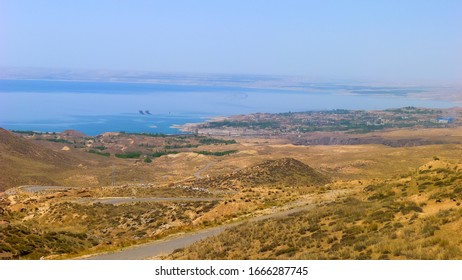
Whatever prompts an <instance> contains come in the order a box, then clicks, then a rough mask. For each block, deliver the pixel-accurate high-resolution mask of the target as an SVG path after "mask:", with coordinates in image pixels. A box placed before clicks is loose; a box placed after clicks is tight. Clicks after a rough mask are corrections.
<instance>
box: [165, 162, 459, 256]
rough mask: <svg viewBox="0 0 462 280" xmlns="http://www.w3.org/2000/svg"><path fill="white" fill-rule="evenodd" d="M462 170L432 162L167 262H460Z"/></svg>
mask: <svg viewBox="0 0 462 280" xmlns="http://www.w3.org/2000/svg"><path fill="white" fill-rule="evenodd" d="M461 183H462V164H460V163H459V164H458V163H454V162H445V161H441V160H439V159H438V158H435V160H434V161H431V162H428V163H427V164H425V165H423V166H421V167H420V168H418V169H417V170H414V171H413V172H411V173H408V174H403V175H402V176H397V177H395V178H391V179H388V180H383V181H377V182H375V183H373V184H370V185H368V186H365V187H364V189H363V191H362V192H361V193H360V194H359V195H355V196H354V197H353V196H350V197H347V198H345V199H341V200H338V201H332V202H331V203H327V204H324V205H320V206H319V207H316V208H315V209H314V210H310V211H305V212H300V213H297V214H294V215H290V216H288V217H285V218H277V219H274V218H273V219H270V220H264V221H259V222H256V223H246V224H242V225H240V226H238V227H236V228H232V229H229V230H227V231H225V232H224V233H222V234H220V235H218V236H216V237H212V238H208V239H206V240H203V241H200V242H198V243H196V244H194V245H192V246H191V247H188V248H186V249H184V250H177V251H176V252H174V253H173V254H172V255H170V256H169V257H168V258H170V259H462V245H461V244H462V238H461V236H460V231H461V229H462V207H461V201H462V189H461V187H460V185H461Z"/></svg>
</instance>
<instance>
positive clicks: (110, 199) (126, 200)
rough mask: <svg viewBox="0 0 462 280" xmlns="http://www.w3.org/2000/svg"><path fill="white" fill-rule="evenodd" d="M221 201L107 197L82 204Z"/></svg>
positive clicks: (86, 199)
mask: <svg viewBox="0 0 462 280" xmlns="http://www.w3.org/2000/svg"><path fill="white" fill-rule="evenodd" d="M220 200H221V199H217V198H208V197H107V198H90V199H88V198H83V199H80V201H81V202H92V203H97V202H99V203H103V204H113V205H117V204H123V203H131V202H151V201H152V202H165V201H168V202H176V201H178V202H181V201H199V202H204V201H220Z"/></svg>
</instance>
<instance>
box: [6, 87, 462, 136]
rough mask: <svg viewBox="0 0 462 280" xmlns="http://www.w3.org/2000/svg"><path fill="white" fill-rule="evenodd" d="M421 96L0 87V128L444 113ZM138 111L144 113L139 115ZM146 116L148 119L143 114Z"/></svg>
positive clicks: (409, 91) (96, 130) (330, 90)
mask: <svg viewBox="0 0 462 280" xmlns="http://www.w3.org/2000/svg"><path fill="white" fill-rule="evenodd" d="M425 91H426V89H424V88H415V87H413V88H400V87H383V86H382V87H374V86H351V85H339V84H334V83H332V84H330V83H323V84H302V83H297V84H296V85H295V86H291V85H290V84H284V86H274V85H273V86H261V85H260V86H259V85H258V84H257V83H255V84H250V85H249V83H242V82H240V81H237V82H234V83H229V82H228V83H226V84H216V83H212V84H211V85H204V84H193V83H192V84H168V83H147V82H95V81H82V82H81V81H57V80H0V127H3V128H6V129H12V130H36V131H63V130H66V129H76V130H79V131H82V132H84V133H85V134H88V135H97V134H100V133H103V132H107V131H126V132H149V133H167V134H171V133H178V132H179V131H178V130H177V129H175V128H173V127H172V125H181V124H185V123H195V122H202V121H205V120H207V119H210V118H213V117H217V116H230V115H237V114H248V113H255V112H268V113H279V112H288V111H291V112H296V111H309V110H331V109H361V110H378V109H387V108H399V107H405V106H416V107H430V108H446V107H452V106H455V105H454V104H453V103H451V102H449V101H441V100H424V99H420V98H419V97H418V96H419V93H420V92H425ZM140 111H141V112H140ZM146 111H148V112H146Z"/></svg>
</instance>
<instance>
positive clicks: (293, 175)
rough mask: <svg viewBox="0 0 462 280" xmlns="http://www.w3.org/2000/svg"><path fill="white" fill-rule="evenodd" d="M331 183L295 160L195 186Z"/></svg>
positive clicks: (252, 168) (268, 162)
mask: <svg viewBox="0 0 462 280" xmlns="http://www.w3.org/2000/svg"><path fill="white" fill-rule="evenodd" d="M328 182H330V179H329V177H328V176H326V175H323V174H321V173H320V172H318V171H316V170H314V169H313V168H311V167H310V166H308V165H306V164H304V163H302V162H301V161H299V160H296V159H293V158H282V159H276V160H266V161H263V162H261V163H259V164H256V165H253V166H250V167H247V168H244V169H241V170H238V171H235V172H232V173H229V174H225V175H221V176H217V177H213V178H206V179H201V180H196V181H194V182H193V185H195V186H201V187H204V186H207V187H209V188H225V189H237V188H243V187H256V186H272V187H275V186H284V187H306V186H313V185H315V186H320V185H324V184H327V183H328Z"/></svg>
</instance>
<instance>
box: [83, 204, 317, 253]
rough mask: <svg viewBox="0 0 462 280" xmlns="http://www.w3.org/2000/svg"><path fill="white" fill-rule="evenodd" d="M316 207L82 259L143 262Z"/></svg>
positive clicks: (305, 207)
mask: <svg viewBox="0 0 462 280" xmlns="http://www.w3.org/2000/svg"><path fill="white" fill-rule="evenodd" d="M314 207H316V204H312V205H307V206H302V207H297V208H294V209H290V210H285V211H281V212H277V213H272V214H269V215H264V216H260V217H255V218H251V219H248V220H246V221H242V222H236V223H232V224H226V225H221V226H217V227H214V228H209V229H203V230H199V231H196V232H193V233H186V234H183V235H180V236H174V237H171V238H168V239H164V240H159V241H155V242H152V243H147V244H143V245H137V246H133V247H129V248H126V249H123V250H121V251H117V252H112V253H105V254H101V255H94V256H89V257H84V258H82V259H84V260H141V259H147V258H153V257H156V256H159V255H163V254H170V253H172V252H173V251H174V250H176V249H180V248H184V247H187V246H189V245H191V244H193V243H194V242H197V241H199V240H202V239H205V238H207V237H210V236H215V235H218V234H220V233H221V232H223V231H224V230H226V229H228V228H232V227H235V226H237V225H240V224H242V223H245V222H256V221H262V220H265V219H269V218H279V217H285V216H288V215H290V214H293V213H297V212H301V211H305V210H311V209H313V208H314Z"/></svg>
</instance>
